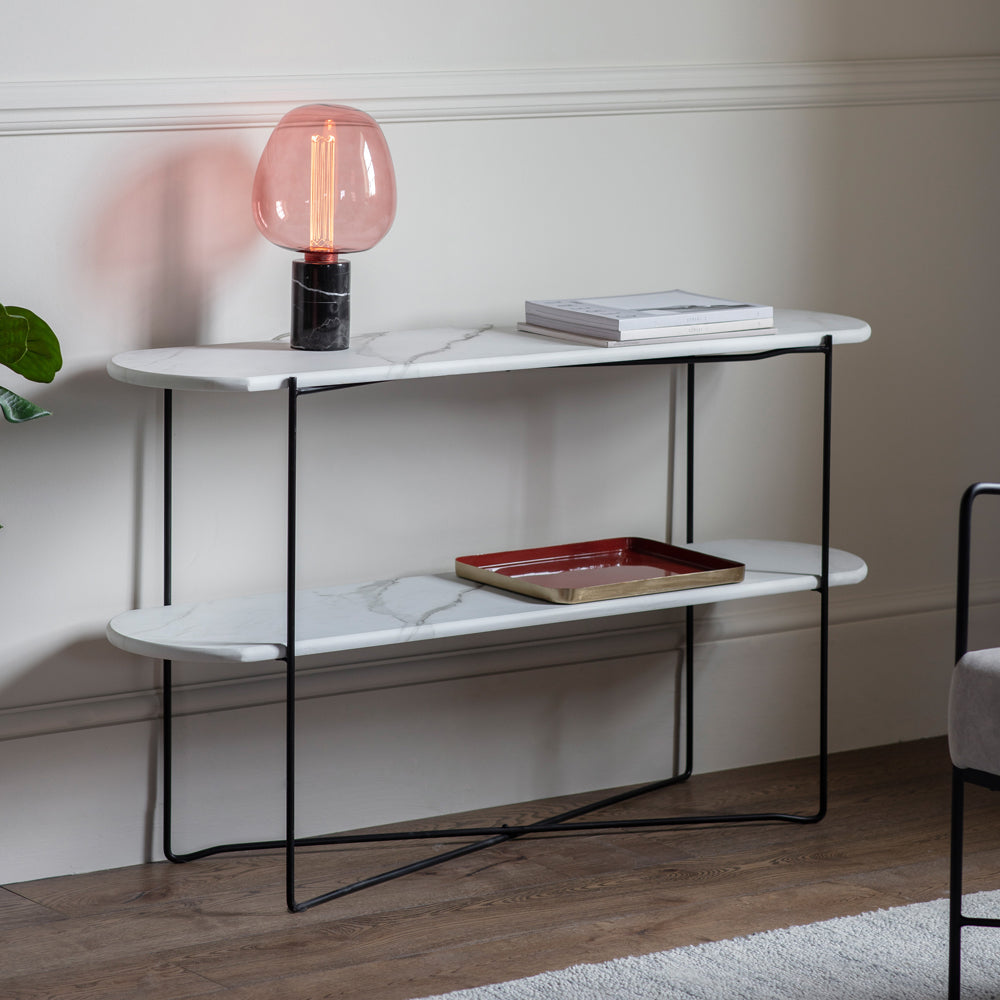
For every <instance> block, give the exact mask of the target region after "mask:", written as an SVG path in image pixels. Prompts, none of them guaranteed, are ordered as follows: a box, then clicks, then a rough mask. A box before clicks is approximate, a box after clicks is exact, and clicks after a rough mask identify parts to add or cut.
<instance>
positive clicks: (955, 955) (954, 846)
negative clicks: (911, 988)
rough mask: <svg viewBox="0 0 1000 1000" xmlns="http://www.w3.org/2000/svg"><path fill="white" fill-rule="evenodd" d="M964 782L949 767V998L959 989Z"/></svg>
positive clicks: (960, 978)
mask: <svg viewBox="0 0 1000 1000" xmlns="http://www.w3.org/2000/svg"><path fill="white" fill-rule="evenodd" d="M964 813H965V782H964V780H963V779H962V775H961V773H960V772H959V770H958V768H955V767H953V768H952V769H951V873H950V874H951V877H950V883H951V884H950V888H949V896H950V898H949V901H948V1000H958V998H959V996H960V995H961V992H962V840H963V837H964V826H965V823H964Z"/></svg>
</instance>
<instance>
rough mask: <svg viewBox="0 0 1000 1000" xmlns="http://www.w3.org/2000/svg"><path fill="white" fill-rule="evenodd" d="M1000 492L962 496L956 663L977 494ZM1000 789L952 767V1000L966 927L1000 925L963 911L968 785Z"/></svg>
mask: <svg viewBox="0 0 1000 1000" xmlns="http://www.w3.org/2000/svg"><path fill="white" fill-rule="evenodd" d="M988 494H992V495H998V494H1000V483H973V484H972V485H971V486H970V487H969V488H968V489H967V490H966V491H965V493H964V494H963V495H962V503H961V506H960V508H959V516H958V587H957V594H956V600H955V662H956V663H958V661H959V660H960V659H961V658H962V657H963V656H964V655H965V654H966V652H967V651H968V648H969V577H970V567H971V562H972V508H973V504H974V503H975V500H976V497H979V496H983V495H988ZM966 783H969V784H972V785H980V786H981V787H983V788H989V789H990V790H991V791H994V792H996V791H1000V776H998V775H995V774H989V773H988V772H986V771H977V770H976V769H975V768H970V767H966V768H959V767H954V766H953V767H952V769H951V857H950V865H949V867H950V873H949V882H950V885H949V906H948V1000H959V996H960V995H961V992H962V928H963V927H1000V919H996V918H994V917H970V916H966V915H965V914H964V913H963V912H962V846H963V840H964V833H965V785H966Z"/></svg>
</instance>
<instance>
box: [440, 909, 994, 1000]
mask: <svg viewBox="0 0 1000 1000" xmlns="http://www.w3.org/2000/svg"><path fill="white" fill-rule="evenodd" d="M965 912H966V913H967V914H974V915H979V916H997V915H1000V891H997V892H980V893H976V894H974V895H971V896H966V897H965ZM962 933H963V941H962V1000H991V998H992V1000H996V998H1000V930H994V929H992V928H979V927H969V928H966V930H964V931H963V932H962ZM947 968H948V901H947V900H946V899H938V900H935V901H934V902H931V903H914V904H912V905H909V906H897V907H893V908H892V909H889V910H875V911H873V912H872V913H863V914H861V915H860V916H857V917H840V918H838V919H836V920H826V921H823V922H822V923H818V924H807V925H805V926H803V927H790V928H788V929H787V930H779V931H766V932H764V933H761V934H754V935H752V936H750V937H745V938H736V939H734V940H732V941H714V942H711V943H708V944H699V945H692V946H690V947H687V948H676V949H674V950H673V951H663V952H660V953H658V954H655V955H642V956H639V957H635V958H620V959H616V960H614V961H612V962H604V963H602V964H600V965H575V966H573V967H572V968H570V969H563V970H562V971H560V972H546V973H543V974H542V975H539V976H531V977H530V978H528V979H518V980H515V981H514V982H509V983H498V984H497V985H495V986H483V987H480V988H479V989H471V990H458V991H456V992H453V993H445V994H439V995H438V996H435V997H424V998H423V1000H444V998H445V997H446V998H447V1000H935V998H942V1000H943V998H944V997H945V996H946V995H947Z"/></svg>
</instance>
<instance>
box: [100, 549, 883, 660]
mask: <svg viewBox="0 0 1000 1000" xmlns="http://www.w3.org/2000/svg"><path fill="white" fill-rule="evenodd" d="M692 547H693V548H697V549H699V550H700V551H703V552H707V553H709V554H711V555H717V556H722V557H723V558H726V559H735V560H737V561H738V562H742V563H745V564H746V566H747V573H746V577H745V578H744V580H743V581H742V582H741V583H733V584H723V585H721V586H716V587H701V588H697V589H693V590H681V591H672V592H668V593H663V594H648V595H644V596H640V597H626V598H620V599H617V600H610V601H593V602H589V603H586V604H550V603H548V602H547V601H541V600H536V599H535V598H531V597H523V596H521V595H519V594H513V593H509V592H507V591H502V590H497V589H495V588H492V587H488V586H484V585H482V584H477V583H472V582H470V581H468V580H461V579H459V578H458V577H457V576H455V575H454V574H452V573H441V574H439V575H431V576H410V577H399V578H396V579H387V580H375V581H372V582H370V583H362V584H348V585H344V586H336V587H319V588H315V589H311V590H300V591H298V593H297V597H296V643H295V645H296V655H298V656H313V655H318V654H322V653H332V652H338V651H343V650H349V649H363V648H366V647H371V646H382V645H391V644H394V643H400V642H414V641H418V640H422V639H435V638H444V637H448V636H459V635H472V634H475V633H478V632H495V631H500V630H503V629H513V628H525V627H528V626H531V625H550V624H554V623H558V622H570V621H574V620H577V619H580V620H584V619H591V618H607V617H612V616H614V615H625V614H638V613H641V612H643V611H658V610H663V609H666V608H681V607H686V606H689V605H698V604H718V603H722V602H724V601H735V600H741V599H744V598H749V597H767V596H770V595H774V594H788V593H793V592H795V591H807V590H814V589H815V588H816V587H817V586H818V583H819V574H820V572H821V556H822V550H821V548H820V547H819V546H818V545H806V544H801V543H797V542H774V541H757V540H747V539H727V540H724V541H719V542H699V543H698V544H697V545H696V546H692ZM867 573H868V567H867V566H866V565H865V562H864V560H862V559H860V558H859V557H858V556H855V555H852V554H851V553H849V552H843V551H841V550H839V549H831V550H830V585H831V586H846V585H849V584H854V583H860V582H861V581H862V580H863V579H864V578H865V576H866V575H867ZM285 603H286V598H285V593H284V592H279V593H276V594H265V595H260V596H254V597H234V598H224V599H220V600H214V601H203V602H200V603H197V604H172V605H169V606H167V607H155V608H140V609H139V610H136V611H126V612H124V613H123V614H120V615H118V616H117V617H115V618H113V619H112V620H111V622H109V624H108V628H107V635H108V639H109V640H110V642H111V643H112V644H113V645H115V646H118V647H119V648H121V649H124V650H126V651H128V652H130V653H138V654H140V655H142V656H152V657H156V658H158V659H169V660H184V661H191V662H203V663H220V662H243V663H249V662H259V661H266V660H279V659H281V658H282V657H283V656H284V655H285V638H286V620H285Z"/></svg>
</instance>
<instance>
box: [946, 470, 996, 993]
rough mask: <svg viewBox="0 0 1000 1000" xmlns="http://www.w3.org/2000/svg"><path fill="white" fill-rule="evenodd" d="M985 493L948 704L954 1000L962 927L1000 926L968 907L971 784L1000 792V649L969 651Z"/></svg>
mask: <svg viewBox="0 0 1000 1000" xmlns="http://www.w3.org/2000/svg"><path fill="white" fill-rule="evenodd" d="M983 493H994V494H1000V483H974V484H973V485H972V486H970V487H969V488H968V489H967V490H966V491H965V494H964V496H963V497H962V506H961V511H960V513H959V528H958V599H957V607H956V615H955V661H956V663H955V669H954V671H953V673H952V678H951V695H950V698H949V704H948V749H949V752H950V754H951V762H952V794H951V889H950V895H951V901H950V908H949V917H948V1000H959V994H960V991H961V973H962V928H963V927H970V926H974V927H1000V919H996V918H986V917H970V916H966V915H965V914H964V913H963V912H962V839H963V820H964V813H965V785H966V782H969V783H971V784H974V785H982V786H984V787H986V788H990V789H993V790H994V791H1000V649H979V650H974V651H972V652H967V646H968V641H969V563H970V551H971V530H972V505H973V501H974V500H975V499H976V497H977V496H980V495H981V494H983ZM998 977H1000V969H998Z"/></svg>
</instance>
